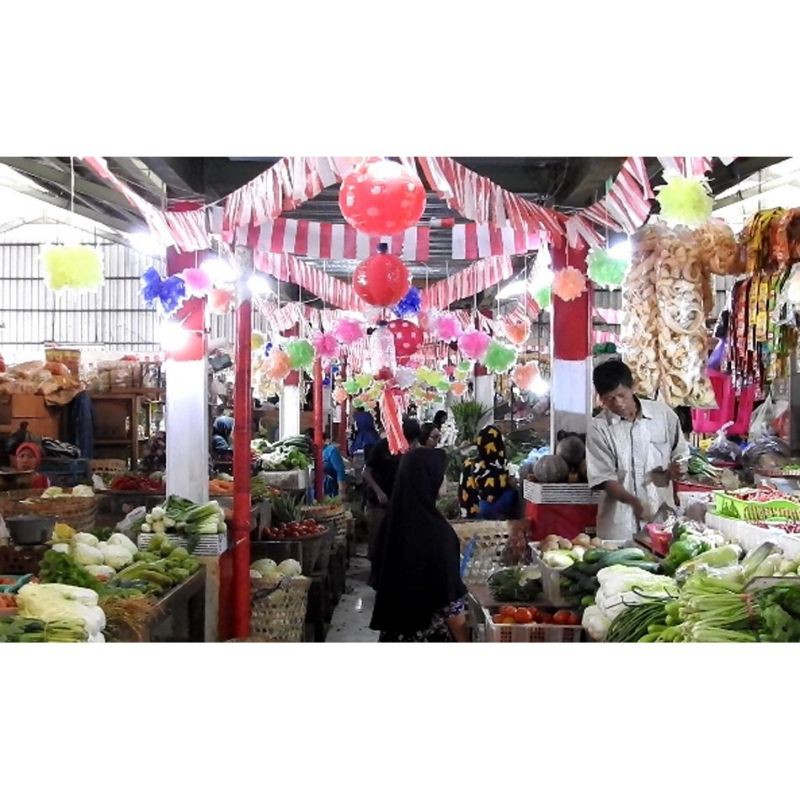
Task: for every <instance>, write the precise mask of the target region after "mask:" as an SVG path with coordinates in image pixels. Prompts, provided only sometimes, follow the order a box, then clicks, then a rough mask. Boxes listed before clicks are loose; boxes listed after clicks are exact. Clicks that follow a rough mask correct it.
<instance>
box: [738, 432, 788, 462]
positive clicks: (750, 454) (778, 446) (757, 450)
mask: <svg viewBox="0 0 800 800" xmlns="http://www.w3.org/2000/svg"><path fill="white" fill-rule="evenodd" d="M791 453H792V451H791V448H790V447H789V445H788V444H787V443H786V442H785V441H784V440H783V439H781V438H780V437H778V436H762V437H761V438H760V439H759V440H758V441H757V442H753V444H751V445H750V446H749V447H747V448H745V449H744V451H743V452H742V465H743V466H745V467H761V468H762V469H780V468H781V467H782V466H784V465H785V464H788V463H789V460H790V456H791Z"/></svg>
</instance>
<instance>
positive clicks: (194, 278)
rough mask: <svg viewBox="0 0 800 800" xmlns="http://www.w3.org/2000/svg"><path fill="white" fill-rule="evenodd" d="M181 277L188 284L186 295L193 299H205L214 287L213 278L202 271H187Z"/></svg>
mask: <svg viewBox="0 0 800 800" xmlns="http://www.w3.org/2000/svg"><path fill="white" fill-rule="evenodd" d="M181 277H182V278H183V282H184V283H185V284H186V294H188V295H190V296H191V297H205V295H207V294H208V293H209V292H210V291H211V289H212V287H213V284H212V282H211V277H210V276H209V274H208V273H207V272H205V271H204V270H202V269H185V270H184V271H183V272H182V273H181Z"/></svg>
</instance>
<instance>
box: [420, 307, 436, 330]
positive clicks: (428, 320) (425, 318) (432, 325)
mask: <svg viewBox="0 0 800 800" xmlns="http://www.w3.org/2000/svg"><path fill="white" fill-rule="evenodd" d="M437 316H438V314H437V313H436V312H435V311H420V312H419V314H417V325H419V326H420V328H422V330H424V331H425V332H426V333H430V332H431V331H434V330H435V329H436V318H437Z"/></svg>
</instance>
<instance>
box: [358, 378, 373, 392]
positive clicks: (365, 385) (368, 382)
mask: <svg viewBox="0 0 800 800" xmlns="http://www.w3.org/2000/svg"><path fill="white" fill-rule="evenodd" d="M374 380H375V379H374V378H373V377H372V375H356V384H357V385H358V388H359V389H369V387H370V386H372V383H373V381H374Z"/></svg>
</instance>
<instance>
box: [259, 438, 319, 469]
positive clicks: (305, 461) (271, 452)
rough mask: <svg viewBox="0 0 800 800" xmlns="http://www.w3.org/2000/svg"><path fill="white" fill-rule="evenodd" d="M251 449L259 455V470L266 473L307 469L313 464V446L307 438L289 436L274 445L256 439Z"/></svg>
mask: <svg viewBox="0 0 800 800" xmlns="http://www.w3.org/2000/svg"><path fill="white" fill-rule="evenodd" d="M251 447H252V449H253V450H255V451H256V452H257V453H259V454H260V456H261V457H260V459H259V463H260V465H261V469H263V470H265V471H267V472H286V471H289V470H294V469H307V468H308V467H310V466H311V465H312V464H313V463H314V456H313V452H314V451H313V445H312V443H311V440H310V439H309V438H308V437H307V436H289V437H287V438H286V439H282V440H281V441H279V442H275V444H270V443H269V442H268V441H266V440H265V439H256V440H254V441H253V443H252V444H251Z"/></svg>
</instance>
